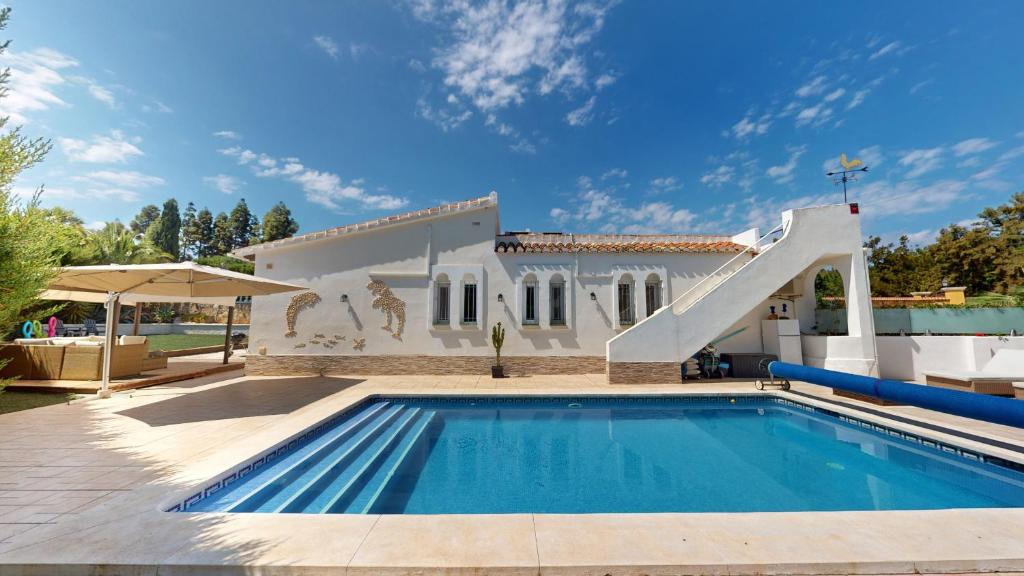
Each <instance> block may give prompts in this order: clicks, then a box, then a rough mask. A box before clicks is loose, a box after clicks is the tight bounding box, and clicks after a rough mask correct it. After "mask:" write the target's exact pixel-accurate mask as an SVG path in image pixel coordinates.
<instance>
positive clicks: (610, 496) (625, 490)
mask: <svg viewBox="0 0 1024 576" xmlns="http://www.w3.org/2000/svg"><path fill="white" fill-rule="evenodd" d="M312 436H313V437H312V438H309V439H308V440H307V441H305V442H303V443H301V444H300V445H299V446H296V447H294V448H292V449H289V450H288V451H287V452H283V453H282V454H280V455H278V456H276V457H275V458H273V459H272V460H268V462H267V463H266V464H265V465H263V466H260V467H258V468H253V469H252V471H251V472H250V473H248V474H245V475H241V476H239V477H238V478H237V479H236V480H233V481H231V482H229V483H226V484H227V485H226V486H224V487H218V488H217V489H215V490H208V491H207V494H205V496H204V497H202V498H195V499H193V500H190V501H189V503H188V505H187V506H186V507H184V509H185V510H187V511H190V512H195V511H230V512H280V513H335V514H366V513H373V514H378V513H382V514H456V513H461V514H487V513H490V514H494V513H527V512H536V513H572V514H579V513H591V512H753V511H811V510H907V509H935V508H976V507H1018V506H1024V473H1022V472H1021V471H1020V469H1019V468H1015V467H1014V466H1013V465H1012V464H1011V463H1008V462H1005V461H1003V462H1001V464H993V463H990V462H986V461H984V460H983V457H982V456H980V455H978V454H975V453H972V452H968V451H964V450H961V449H959V448H957V447H954V446H948V445H941V444H938V443H935V442H932V441H930V440H928V439H926V438H920V437H917V436H914V435H912V434H903V433H900V432H899V431H896V430H889V429H885V428H882V427H877V426H872V425H870V424H868V423H865V422H859V421H855V420H852V419H846V418H845V417H844V418H843V419H840V418H839V417H837V415H836V414H832V413H828V412H824V411H821V410H814V409H811V408H808V407H806V406H802V405H799V404H795V403H793V402H788V401H784V400H782V399H779V398H773V397H770V396H738V397H734V398H729V397H724V396H723V397H695V398H694V397H690V398H678V397H677V398H667V397H659V398H618V397H616V398H546V399H530V398H522V397H519V398H464V397H434V398H381V399H376V400H372V401H369V402H366V403H364V404H362V405H361V406H359V407H358V408H357V409H355V410H352V411H351V412H349V413H347V414H345V415H343V416H342V417H341V418H339V419H337V421H336V422H334V423H332V424H331V425H330V426H327V427H325V429H324V430H323V431H322V432H318V433H317V434H315V435H312Z"/></svg>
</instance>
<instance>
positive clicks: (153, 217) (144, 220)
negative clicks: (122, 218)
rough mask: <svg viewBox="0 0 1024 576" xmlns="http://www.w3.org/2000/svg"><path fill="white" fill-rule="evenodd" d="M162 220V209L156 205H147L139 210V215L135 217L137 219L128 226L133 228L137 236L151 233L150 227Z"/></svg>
mask: <svg viewBox="0 0 1024 576" xmlns="http://www.w3.org/2000/svg"><path fill="white" fill-rule="evenodd" d="M158 218H160V208H157V207H156V205H154V204H147V205H145V206H143V207H142V209H141V210H139V213H138V214H136V215H135V218H133V219H132V221H131V222H130V223H129V224H128V226H130V227H131V229H132V232H135V233H136V234H145V233H146V232H149V227H150V226H152V225H153V222H156V221H157V219H158Z"/></svg>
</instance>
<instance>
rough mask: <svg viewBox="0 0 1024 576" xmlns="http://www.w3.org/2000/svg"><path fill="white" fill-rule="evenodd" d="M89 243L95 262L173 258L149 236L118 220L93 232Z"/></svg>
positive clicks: (138, 262) (146, 260)
mask: <svg viewBox="0 0 1024 576" xmlns="http://www.w3.org/2000/svg"><path fill="white" fill-rule="evenodd" d="M87 244H88V246H89V248H90V249H91V250H92V253H93V255H94V261H93V263H94V264H150V263H154V262H170V261H171V260H173V258H172V257H171V255H170V254H167V253H166V252H164V251H162V250H160V248H158V247H157V246H156V245H155V244H153V242H152V241H151V240H150V239H149V238H148V237H146V236H144V235H140V234H135V233H134V232H132V231H131V230H130V229H128V228H125V225H124V224H121V223H120V222H118V221H117V220H114V221H113V222H107V224H106V225H105V226H104V227H103V228H102V229H101V230H96V231H93V232H91V233H90V234H89V236H88V238H87Z"/></svg>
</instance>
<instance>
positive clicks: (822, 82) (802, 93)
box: [796, 76, 828, 98]
mask: <svg viewBox="0 0 1024 576" xmlns="http://www.w3.org/2000/svg"><path fill="white" fill-rule="evenodd" d="M827 80H828V78H826V77H825V76H816V77H815V78H814V79H813V80H811V81H810V82H808V83H807V84H804V85H803V86H801V87H799V88H797V89H796V95H797V96H798V97H800V98H807V97H808V96H817V95H818V94H821V93H822V92H824V91H825V89H826V88H828V82H827Z"/></svg>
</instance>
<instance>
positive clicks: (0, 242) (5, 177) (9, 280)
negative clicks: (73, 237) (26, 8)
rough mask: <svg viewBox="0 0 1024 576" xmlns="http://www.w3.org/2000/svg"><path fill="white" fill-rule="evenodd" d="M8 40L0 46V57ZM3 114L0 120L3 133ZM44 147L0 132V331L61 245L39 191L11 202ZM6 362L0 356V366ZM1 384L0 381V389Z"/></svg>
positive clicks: (17, 132) (41, 285) (46, 273)
mask: <svg viewBox="0 0 1024 576" xmlns="http://www.w3.org/2000/svg"><path fill="white" fill-rule="evenodd" d="M10 16H11V9H10V8H9V7H4V8H0V30H4V29H6V28H7V22H8V19H9V18H10ZM8 46H10V41H6V42H3V43H2V44H0V56H2V55H3V53H4V52H6V51H7V47H8ZM9 79H10V71H9V70H8V69H4V70H3V71H0V99H2V98H4V97H6V96H7V83H8V81H9ZM8 119H9V118H7V117H3V118H0V131H4V130H5V129H6V126H7V121H8ZM49 151H50V141H49V140H45V139H42V138H34V139H33V138H28V137H26V136H23V135H22V134H21V129H20V128H14V129H11V130H7V131H5V132H3V134H0V333H5V332H7V331H8V330H10V329H11V328H13V327H14V325H15V324H16V323H17V322H18V321H19V320H22V319H23V318H21V312H22V310H24V309H26V308H28V307H29V306H31V305H32V304H33V302H34V301H35V299H36V296H37V295H38V294H39V292H40V290H43V289H45V288H46V286H47V284H48V283H49V282H50V280H51V279H52V278H53V277H54V276H55V275H56V274H57V266H58V265H59V264H60V259H61V257H62V256H63V253H64V250H63V247H62V246H60V245H59V243H58V242H55V241H54V240H55V237H54V236H51V234H50V233H49V231H50V229H51V226H56V225H57V222H56V221H54V220H52V219H50V218H48V217H47V215H46V212H45V211H43V210H41V209H40V208H39V192H37V193H36V194H35V195H34V196H33V197H32V198H31V199H30V200H29V201H28V202H25V203H21V202H19V201H18V200H16V198H15V195H14V193H13V192H12V190H11V183H12V182H14V179H15V178H17V177H18V175H19V174H21V173H22V172H24V171H25V170H27V169H28V168H31V167H32V166H34V165H36V164H38V163H39V162H41V161H42V160H43V158H44V157H45V156H46V153H47V152H49ZM5 364H7V360H0V368H2V367H3V366H4V365H5ZM4 384H5V382H4V381H3V380H0V390H2V389H3V386H4Z"/></svg>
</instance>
